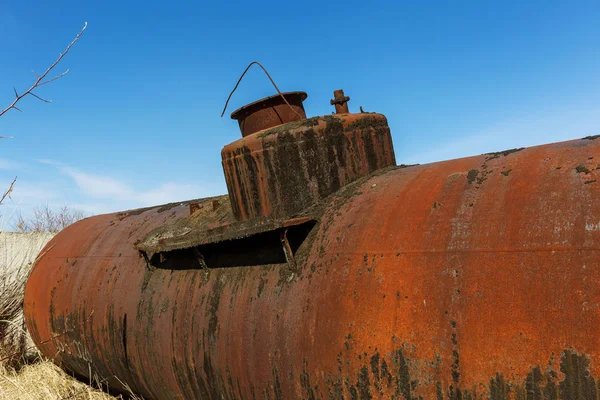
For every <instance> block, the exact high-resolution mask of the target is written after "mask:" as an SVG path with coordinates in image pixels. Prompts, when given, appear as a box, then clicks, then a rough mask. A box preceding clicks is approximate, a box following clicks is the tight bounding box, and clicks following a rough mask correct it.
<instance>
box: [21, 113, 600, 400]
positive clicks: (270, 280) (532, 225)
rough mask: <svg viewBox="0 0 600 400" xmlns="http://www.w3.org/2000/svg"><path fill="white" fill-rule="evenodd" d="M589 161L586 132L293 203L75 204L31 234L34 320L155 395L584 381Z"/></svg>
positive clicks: (582, 393)
mask: <svg viewBox="0 0 600 400" xmlns="http://www.w3.org/2000/svg"><path fill="white" fill-rule="evenodd" d="M365 117H367V115H365ZM340 118H345V116H344V115H341V116H340ZM357 126H360V128H361V129H367V128H368V127H365V125H360V124H358V125H357ZM340 129H341V128H340ZM367 130H368V129H367ZM259 134H260V132H259V133H255V134H253V135H259ZM253 135H250V136H247V138H250V137H252V136H253ZM384 153H385V152H384ZM598 176H600V140H597V139H596V138H595V137H590V138H586V139H581V140H574V141H569V142H563V143H556V144H549V145H544V146H538V147H532V148H526V149H515V150H509V151H504V152H499V153H492V154H485V155H481V156H475V157H469V158H463V159H458V160H452V161H444V162H438V163H433V164H427V165H418V166H408V167H405V166H399V167H397V166H391V167H387V168H381V169H377V170H376V171H375V172H372V173H370V174H367V175H366V176H363V177H361V178H358V180H355V181H354V182H352V183H349V184H345V186H342V187H341V188H340V189H339V190H337V191H333V193H331V194H329V195H328V196H326V197H323V198H322V199H315V203H314V204H312V205H311V206H309V207H307V208H306V209H304V210H302V211H301V212H294V213H293V215H285V212H284V214H283V215H276V216H269V215H259V216H258V217H256V218H251V219H245V217H244V218H240V216H239V215H238V216H237V218H236V216H235V215H234V212H233V211H232V208H231V204H230V202H229V200H228V197H227V196H222V197H216V198H209V199H201V200H194V201H189V202H182V203H175V204H168V205H163V206H157V207H153V208H147V209H139V210H134V211H128V212H122V213H116V214H108V215H100V216H96V217H92V218H88V219H85V220H82V221H80V222H77V223H76V224H74V225H72V226H70V227H68V228H66V229H65V230H64V231H63V232H61V233H60V234H58V235H57V236H56V237H55V238H54V239H52V241H51V242H50V243H49V244H48V245H47V246H46V248H45V249H44V250H43V251H42V254H41V255H40V258H39V261H38V262H37V263H36V265H35V267H34V269H33V271H32V273H31V277H30V278H29V281H28V283H27V287H26V294H25V315H26V320H27V327H28V329H29V331H30V332H31V335H32V337H33V340H34V341H35V343H36V344H37V345H38V346H39V349H40V351H41V352H42V353H43V354H44V355H46V356H48V357H51V358H53V359H54V360H55V362H57V363H58V364H60V365H62V366H64V367H65V368H66V369H68V370H69V371H72V372H74V373H76V374H78V375H80V376H84V377H85V376H89V375H90V374H96V375H97V376H98V377H101V378H102V379H105V380H106V382H107V383H108V385H109V386H110V387H112V388H116V389H118V388H122V383H121V382H123V383H126V384H127V385H129V387H130V388H131V389H132V390H133V391H134V392H136V393H139V394H142V395H143V396H145V397H146V398H149V399H173V398H188V399H194V398H201V399H409V400H412V399H418V398H423V399H479V398H490V399H494V400H499V399H508V398H514V399H597V398H598V396H599V395H600V390H599V385H600V382H599V378H600V339H598V335H599V333H600V285H599V282H600V201H599V200H600V197H599V196H600V181H599V182H597V181H596V180H597V179H598ZM315 193H318V191H317V192H315ZM262 198H263V199H264V197H262ZM263 210H264V209H263ZM281 210H285V207H283V208H281ZM258 214H261V212H259V213H258Z"/></svg>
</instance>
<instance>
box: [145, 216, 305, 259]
mask: <svg viewBox="0 0 600 400" xmlns="http://www.w3.org/2000/svg"><path fill="white" fill-rule="evenodd" d="M315 224H316V221H314V220H311V221H308V222H305V223H302V224H299V225H294V226H290V227H286V228H279V229H274V230H271V231H267V232H262V233H257V234H254V235H250V236H247V237H243V238H239V239H231V240H225V241H222V242H217V243H208V244H203V245H200V246H196V247H192V248H188V249H179V250H172V251H167V252H161V253H156V254H154V255H153V256H152V257H151V258H150V260H149V262H150V264H152V265H153V266H154V267H156V268H161V269H171V270H190V269H205V268H228V267H251V266H260V265H273V264H294V263H295V260H294V259H293V258H294V256H295V255H296V252H297V251H298V249H299V248H300V246H301V245H302V243H304V241H305V240H306V238H307V237H308V234H309V233H310V231H311V230H312V228H313V227H314V226H315Z"/></svg>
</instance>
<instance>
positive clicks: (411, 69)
mask: <svg viewBox="0 0 600 400" xmlns="http://www.w3.org/2000/svg"><path fill="white" fill-rule="evenodd" d="M86 21H87V22H88V29H87V31H86V33H85V34H84V36H83V37H82V38H81V40H80V41H79V42H78V43H77V44H76V45H75V46H74V47H73V49H72V52H71V53H69V54H68V56H67V57H66V58H65V59H64V60H63V62H62V63H61V64H60V65H59V69H58V70H57V72H61V71H62V70H64V69H66V68H69V69H70V71H71V72H70V73H69V74H68V75H67V76H66V77H65V78H63V79H61V80H59V81H57V82H54V83H53V84H51V85H47V86H45V87H44V88H42V89H40V90H39V94H40V95H43V96H45V97H48V98H51V99H52V100H53V102H52V103H51V104H44V103H41V102H39V101H37V100H35V99H33V98H28V99H25V100H24V101H23V102H22V103H21V105H20V106H21V109H22V110H23V112H22V113H19V112H17V111H11V112H9V113H8V114H6V115H5V116H4V117H2V118H0V135H8V136H14V137H15V138H14V139H2V140H1V141H0V187H4V186H6V185H8V183H10V181H11V180H12V178H13V177H14V176H18V181H17V185H16V186H15V190H14V195H13V196H12V201H9V202H8V203H7V204H6V205H5V206H3V207H2V208H3V210H0V213H4V215H5V216H6V215H8V214H9V213H11V212H12V211H13V210H14V209H20V210H21V211H22V212H23V213H24V214H26V215H27V214H28V213H29V212H30V210H31V208H32V207H35V206H36V205H39V204H41V203H48V204H50V205H51V206H53V207H54V206H56V207H58V206H63V205H67V206H70V207H73V208H77V209H79V210H82V211H84V212H85V213H87V214H99V213H104V212H109V211H118V210H123V209H128V208H134V207H141V206H148V205H154V204H160V203H164V202H169V201H178V200H185V199H189V198H195V197H204V196H209V195H214V194H220V193H225V191H226V188H225V183H224V179H223V173H222V169H221V163H220V150H221V148H222V147H223V146H224V145H225V144H227V143H230V142H232V141H234V140H236V139H237V138H239V135H240V134H239V131H238V128H237V124H236V122H235V121H232V120H231V119H229V118H228V115H229V113H230V112H231V111H233V110H234V109H236V108H238V107H240V106H242V105H244V104H246V103H248V102H251V101H254V100H256V99H259V98H261V97H264V96H268V95H271V94H273V93H274V90H273V88H272V87H271V86H270V83H269V82H268V80H267V79H266V77H265V76H264V75H263V73H262V72H261V71H260V69H252V70H251V71H250V72H249V73H248V74H247V76H246V78H245V80H244V81H243V82H242V84H241V85H240V88H239V89H238V91H237V92H236V93H235V94H234V96H233V99H232V101H231V103H230V108H229V110H228V112H227V114H226V117H224V118H220V113H221V110H222V107H223V105H224V102H225V99H226V98H227V95H228V94H229V91H230V90H231V89H232V87H233V85H234V84H235V82H236V80H237V78H238V77H239V75H240V73H241V72H242V71H243V69H244V68H245V67H246V65H247V64H248V63H249V62H250V61H253V60H258V61H260V62H261V63H263V65H265V66H266V67H267V69H268V70H269V72H270V73H271V75H272V76H273V78H274V79H275V81H276V82H277V84H278V86H279V87H280V88H281V89H282V90H285V91H291V90H303V91H306V92H307V93H308V95H309V97H308V99H307V100H306V102H305V107H306V110H307V114H308V115H310V116H313V115H324V114H329V113H331V111H332V107H331V106H330V105H329V99H330V98H331V97H332V91H333V90H334V89H338V88H343V89H344V90H345V92H346V94H348V95H349V96H350V97H351V98H352V100H351V102H350V108H351V111H358V107H359V106H360V105H362V106H363V107H364V109H365V110H368V111H377V112H380V113H383V114H385V115H386V116H387V117H388V120H389V124H390V127H391V130H392V135H393V138H394V144H395V149H396V158H397V162H398V163H399V164H400V163H426V162H432V161H438V160H444V159H451V158H457V157H463V156H469V155H475V154H481V153H485V152H489V151H497V150H503V149H506V148H513V147H520V146H531V145H536V144H543V143H549V142H554V141H561V140H568V139H574V138H580V137H582V136H586V135H591V134H599V133H600V23H599V22H598V21H600V2H598V1H594V2H584V1H580V2H565V1H526V2H521V1H518V2H517V1H515V2H509V1H502V2H492V1H416V0H414V1H389V2H379V3H377V2H373V3H370V2H366V1H346V2H343V3H335V2H334V3H331V2H287V3H286V2H281V1H278V2H199V1H194V2H192V1H190V2H185V1H180V2H166V1H160V2H159V1H143V2H136V1H118V2H117V1H113V0H105V1H102V2H100V1H96V2H82V1H59V0H57V1H52V2H40V1H28V0H19V1H5V0H0V38H1V39H0V40H1V43H2V47H1V49H2V50H1V51H2V52H1V54H0V57H1V62H0V108H4V106H5V105H8V104H9V103H10V102H11V101H12V97H13V86H14V87H16V88H17V90H19V91H20V90H23V89H25V88H27V87H28V86H29V85H30V84H31V83H32V81H33V79H34V78H35V77H34V75H33V74H32V70H34V71H36V72H38V73H39V72H41V71H43V70H45V68H46V67H47V66H48V65H49V64H50V63H51V62H52V61H54V59H55V58H56V57H57V56H58V54H59V52H61V51H62V50H63V49H64V48H65V47H66V45H67V44H68V43H69V42H70V41H71V40H72V39H73V37H74V36H75V34H76V33H77V32H78V31H79V30H80V29H81V27H82V26H83V23H84V22H86Z"/></svg>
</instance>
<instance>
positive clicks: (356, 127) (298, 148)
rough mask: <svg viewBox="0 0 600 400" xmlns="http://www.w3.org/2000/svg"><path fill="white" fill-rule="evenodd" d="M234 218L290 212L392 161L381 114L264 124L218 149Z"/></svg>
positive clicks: (387, 133)
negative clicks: (264, 127)
mask: <svg viewBox="0 0 600 400" xmlns="http://www.w3.org/2000/svg"><path fill="white" fill-rule="evenodd" d="M221 156H222V160H223V169H224V171H225V181H226V182H227V188H228V192H229V195H230V200H231V206H232V208H233V214H234V215H235V217H236V218H237V219H238V220H248V219H253V218H258V217H264V216H269V217H272V218H287V217H291V216H293V215H295V214H297V213H298V212H300V211H302V210H304V209H305V208H307V207H309V206H311V205H313V204H314V203H315V202H317V201H319V200H321V199H323V198H325V197H326V196H328V195H330V194H331V193H333V192H335V191H336V190H338V189H340V188H341V187H343V186H344V185H347V184H348V183H350V182H353V181H355V180H356V179H358V178H360V177H363V176H366V175H368V174H370V173H372V172H374V171H376V170H378V169H381V168H385V167H389V166H392V165H396V159H395V156H394V148H393V144H392V138H391V135H390V129H389V126H388V124H387V119H386V118H385V116H383V115H381V114H375V113H369V114H341V115H330V116H325V117H313V118H309V119H306V120H304V121H298V122H293V123H289V124H286V125H281V126H279V127H275V128H271V129H268V130H264V131H262V132H260V133H257V134H255V135H251V136H247V137H244V138H242V139H240V140H238V141H236V142H233V143H231V144H229V145H227V146H225V148H223V150H222V152H221Z"/></svg>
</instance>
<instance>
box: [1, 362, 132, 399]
mask: <svg viewBox="0 0 600 400" xmlns="http://www.w3.org/2000/svg"><path fill="white" fill-rule="evenodd" d="M121 398H122V397H121V396H119V397H113V396H111V395H109V394H107V393H104V392H102V391H100V390H97V389H94V388H92V387H91V386H88V385H86V384H85V383H82V382H79V381H78V380H76V379H74V378H72V377H71V376H69V375H67V374H66V373H65V372H64V371H63V370H61V369H60V368H58V367H57V366H56V365H54V364H53V363H51V362H50V361H39V362H37V363H35V364H30V365H25V366H23V367H22V368H21V369H20V370H19V371H18V372H17V371H15V370H14V369H12V368H10V367H8V368H7V367H6V366H4V365H0V399H3V400H4V399H6V400H8V399H14V400H21V399H22V400H59V399H60V400H67V399H70V400H83V399H88V400H115V399H121Z"/></svg>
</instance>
